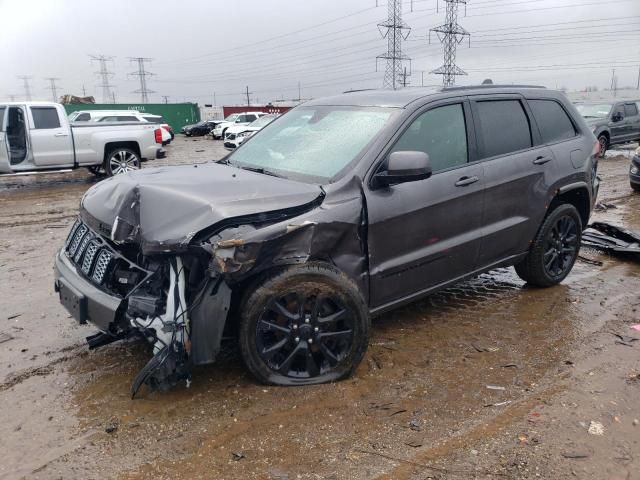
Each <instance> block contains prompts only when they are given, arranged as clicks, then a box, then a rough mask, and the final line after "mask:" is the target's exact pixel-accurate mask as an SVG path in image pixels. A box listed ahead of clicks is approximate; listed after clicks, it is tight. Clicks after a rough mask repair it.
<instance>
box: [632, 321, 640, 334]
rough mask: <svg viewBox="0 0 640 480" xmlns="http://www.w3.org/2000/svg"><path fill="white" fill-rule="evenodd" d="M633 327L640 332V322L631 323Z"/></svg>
mask: <svg viewBox="0 0 640 480" xmlns="http://www.w3.org/2000/svg"><path fill="white" fill-rule="evenodd" d="M631 329H632V330H635V331H636V332H640V323H638V324H636V325H631Z"/></svg>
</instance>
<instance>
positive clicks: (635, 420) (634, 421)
mask: <svg viewBox="0 0 640 480" xmlns="http://www.w3.org/2000/svg"><path fill="white" fill-rule="evenodd" d="M639 423H640V420H638V419H637V418H634V419H633V422H631V424H632V425H633V426H634V427H637V426H638V424H639Z"/></svg>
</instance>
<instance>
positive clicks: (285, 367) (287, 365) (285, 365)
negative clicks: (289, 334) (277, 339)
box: [278, 343, 302, 375]
mask: <svg viewBox="0 0 640 480" xmlns="http://www.w3.org/2000/svg"><path fill="white" fill-rule="evenodd" d="M301 351H302V344H300V343H299V344H298V345H296V346H295V348H294V349H293V350H291V353H290V354H289V355H288V356H287V358H285V359H284V361H283V362H282V363H281V364H280V365H279V366H278V371H279V372H280V373H282V374H284V375H287V374H288V373H289V370H290V369H291V365H292V364H293V362H294V360H295V359H296V357H297V356H298V355H299V354H300V352H301Z"/></svg>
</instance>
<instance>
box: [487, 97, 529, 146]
mask: <svg viewBox="0 0 640 480" xmlns="http://www.w3.org/2000/svg"><path fill="white" fill-rule="evenodd" d="M476 110H477V112H478V116H479V119H478V121H479V124H480V135H481V136H482V143H483V145H484V147H483V151H482V158H488V157H495V156H498V155H505V154H508V153H513V152H517V151H520V150H525V149H527V148H531V147H532V146H533V143H532V141H531V128H530V126H529V118H528V117H527V114H526V113H525V111H524V108H523V106H522V103H521V102H520V101H519V100H484V101H479V102H477V103H476Z"/></svg>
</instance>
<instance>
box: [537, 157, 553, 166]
mask: <svg viewBox="0 0 640 480" xmlns="http://www.w3.org/2000/svg"><path fill="white" fill-rule="evenodd" d="M551 160H552V159H551V157H538V158H536V159H535V160H534V161H533V163H534V165H544V164H545V163H547V162H550V161H551Z"/></svg>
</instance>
